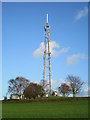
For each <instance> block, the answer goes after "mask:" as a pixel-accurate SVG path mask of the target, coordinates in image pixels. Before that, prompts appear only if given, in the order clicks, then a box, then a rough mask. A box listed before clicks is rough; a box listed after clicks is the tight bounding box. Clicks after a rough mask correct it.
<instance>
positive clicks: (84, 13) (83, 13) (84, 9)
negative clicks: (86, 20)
mask: <svg viewBox="0 0 90 120" xmlns="http://www.w3.org/2000/svg"><path fill="white" fill-rule="evenodd" d="M87 14H88V7H84V8H83V9H82V10H80V11H79V12H78V13H77V15H76V17H75V20H80V19H81V18H83V17H85V16H86V15H87Z"/></svg>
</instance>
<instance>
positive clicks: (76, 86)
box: [67, 75, 84, 97]
mask: <svg viewBox="0 0 90 120" xmlns="http://www.w3.org/2000/svg"><path fill="white" fill-rule="evenodd" d="M67 81H68V82H69V83H70V90H71V92H72V93H73V97H75V95H76V94H77V93H79V92H80V90H81V87H82V85H83V83H84V82H81V80H80V77H78V76H73V75H68V77H67Z"/></svg>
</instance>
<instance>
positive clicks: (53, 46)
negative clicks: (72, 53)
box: [33, 41, 69, 57]
mask: <svg viewBox="0 0 90 120" xmlns="http://www.w3.org/2000/svg"><path fill="white" fill-rule="evenodd" d="M46 47H47V50H46V52H48V44H47V45H46ZM44 49H45V45H44V42H41V44H40V47H39V48H37V49H36V50H35V51H34V52H33V56H34V57H39V56H43V53H44ZM68 50H69V48H64V47H63V48H62V47H60V46H59V44H58V43H56V42H55V41H50V52H51V56H53V57H55V56H57V55H59V54H62V53H66V52H68Z"/></svg>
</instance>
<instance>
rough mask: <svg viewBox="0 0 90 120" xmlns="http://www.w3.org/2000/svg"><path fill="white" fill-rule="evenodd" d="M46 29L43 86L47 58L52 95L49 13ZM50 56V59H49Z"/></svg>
mask: <svg viewBox="0 0 90 120" xmlns="http://www.w3.org/2000/svg"><path fill="white" fill-rule="evenodd" d="M44 30H45V50H44V56H43V58H44V65H43V88H45V84H44V83H45V76H46V75H45V71H46V60H48V67H47V68H48V79H49V80H48V81H49V96H50V95H51V63H50V58H51V57H50V55H51V52H50V42H49V30H50V26H49V24H48V14H47V19H46V24H45V26H44ZM47 57H48V59H47Z"/></svg>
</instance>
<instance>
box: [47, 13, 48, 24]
mask: <svg viewBox="0 0 90 120" xmlns="http://www.w3.org/2000/svg"><path fill="white" fill-rule="evenodd" d="M47 23H48V14H47Z"/></svg>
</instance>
